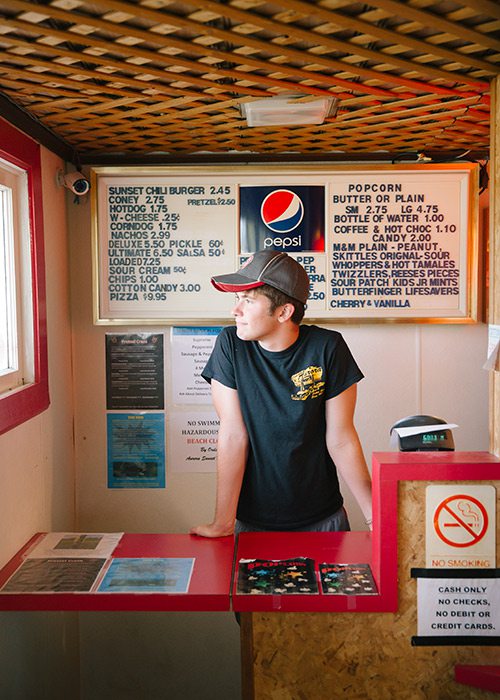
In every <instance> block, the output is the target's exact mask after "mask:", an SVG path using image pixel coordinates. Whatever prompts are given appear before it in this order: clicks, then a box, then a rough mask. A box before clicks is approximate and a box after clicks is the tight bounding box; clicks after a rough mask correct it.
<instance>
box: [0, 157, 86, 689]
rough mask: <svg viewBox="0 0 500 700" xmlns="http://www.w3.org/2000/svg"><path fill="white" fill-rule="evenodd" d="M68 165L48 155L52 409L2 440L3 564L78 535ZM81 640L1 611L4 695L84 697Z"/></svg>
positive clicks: (33, 617) (66, 618)
mask: <svg viewBox="0 0 500 700" xmlns="http://www.w3.org/2000/svg"><path fill="white" fill-rule="evenodd" d="M62 166H63V163H62V162H61V161H60V159H59V158H57V157H56V156H54V155H53V154H51V153H50V152H49V151H46V150H45V149H42V179H43V208H44V217H43V221H44V230H45V263H46V277H47V333H48V361H49V391H50V406H49V408H48V409H47V410H46V411H44V412H43V413H42V414H40V415H38V416H36V417H34V418H32V419H31V420H29V421H27V422H26V423H23V424H21V425H19V426H18V427H16V428H14V429H13V430H10V431H9V432H7V433H4V434H3V435H0V533H1V535H0V566H3V565H4V564H5V563H6V562H7V561H8V560H9V559H10V558H11V557H12V556H13V554H15V552H16V551H17V550H18V549H20V547H21V546H22V545H24V544H25V542H26V541H27V540H28V539H29V538H30V537H32V536H33V534H34V533H36V532H40V531H51V530H53V531H54V530H56V531H57V530H63V531H64V530H72V529H73V527H74V516H75V494H74V449H73V391H72V385H73V382H72V358H71V325H70V299H69V272H68V235H67V227H66V198H65V194H64V191H63V190H61V189H59V188H57V186H56V171H57V169H58V168H60V167H62ZM78 686H79V677H78V634H77V625H76V619H75V616H72V615H68V614H66V613H16V612H5V613H0V697H1V698H2V699H5V700H11V699H12V700H24V698H40V699H42V698H50V700H59V698H60V699H61V700H66V698H69V697H71V698H77V697H78V692H79V690H78Z"/></svg>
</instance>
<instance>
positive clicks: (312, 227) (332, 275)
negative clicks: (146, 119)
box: [92, 163, 478, 325]
mask: <svg viewBox="0 0 500 700" xmlns="http://www.w3.org/2000/svg"><path fill="white" fill-rule="evenodd" d="M477 182H478V166H477V165H474V164H469V163H464V164H446V165H437V164H436V165H433V164H425V165H406V166H401V165H390V166H389V165H388V166H384V167H378V168H377V167H370V166H366V167H364V168H362V169H360V168H358V167H339V168H335V169H333V168H332V167H331V166H330V167H326V166H325V167H321V166H319V167H318V166H308V165H302V166H294V167H286V166H281V167H278V166H268V165H266V166H262V167H260V168H257V167H255V166H220V167H209V166H198V167H183V166H169V167H161V168H151V169H147V170H144V169H141V170H140V171H137V170H136V169H134V168H94V169H93V171H92V198H93V226H94V235H93V240H94V292H95V294H94V320H95V322H96V323H101V324H142V325H143V324H145V323H158V322H163V323H171V324H174V325H183V324H187V325H190V324H191V325H193V324H203V323H206V322H207V321H211V322H219V323H220V322H221V321H222V320H227V319H229V317H230V308H231V304H232V300H231V299H230V298H228V295H225V294H221V293H220V292H217V291H216V290H215V289H214V288H213V287H212V285H211V283H210V277H211V276H212V275H215V274H224V273H228V272H233V271H235V270H236V269H237V267H239V266H240V264H241V263H242V262H243V261H244V260H245V259H246V258H247V257H248V256H249V255H250V254H251V253H252V252H255V250H259V249H262V248H271V249H275V250H282V251H285V252H287V253H289V254H290V255H292V256H293V257H295V258H296V259H297V260H299V262H301V264H303V265H304V267H305V268H306V270H307V272H308V274H309V277H310V280H311V288H310V297H309V302H308V305H307V309H306V321H307V320H313V319H315V320H324V321H327V320H335V321H339V320H355V321H357V322H358V321H371V320H373V321H377V320H390V321H407V322H408V321H413V322H423V321H430V320H432V321H433V322H436V321H441V322H448V323H450V322H455V323H460V322H467V321H472V320H475V318H476V308H475V306H476V301H475V299H476V296H477V295H476V293H475V287H476V285H477V257H478V256H477V238H478V234H477V209H478V194H477V190H478V184H477Z"/></svg>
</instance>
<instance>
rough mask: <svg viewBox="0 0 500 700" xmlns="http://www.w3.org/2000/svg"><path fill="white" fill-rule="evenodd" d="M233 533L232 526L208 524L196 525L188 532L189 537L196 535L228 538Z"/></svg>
mask: <svg viewBox="0 0 500 700" xmlns="http://www.w3.org/2000/svg"><path fill="white" fill-rule="evenodd" d="M233 532H234V527H233V526H227V525H226V526H221V525H217V523H208V524H207V525H197V526H196V527H192V528H191V530H190V531H189V534H190V535H198V536H199V537H228V536H229V535H232V534H233Z"/></svg>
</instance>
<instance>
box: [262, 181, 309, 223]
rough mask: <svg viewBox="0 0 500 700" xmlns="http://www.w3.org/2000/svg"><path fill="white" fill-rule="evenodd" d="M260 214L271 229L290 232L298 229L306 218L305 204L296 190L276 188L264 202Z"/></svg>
mask: <svg viewBox="0 0 500 700" xmlns="http://www.w3.org/2000/svg"><path fill="white" fill-rule="evenodd" d="M260 216H261V219H262V221H263V222H264V224H265V225H266V226H267V228H269V229H271V231H274V232H275V233H288V232H289V231H293V230H294V229H296V228H297V226H298V225H299V224H300V222H301V221H302V219H303V218H304V204H303V202H302V200H301V198H300V197H299V196H298V195H297V194H295V192H290V190H274V192H270V193H269V194H268V195H267V197H266V198H265V199H264V201H263V202H262V206H261V208H260Z"/></svg>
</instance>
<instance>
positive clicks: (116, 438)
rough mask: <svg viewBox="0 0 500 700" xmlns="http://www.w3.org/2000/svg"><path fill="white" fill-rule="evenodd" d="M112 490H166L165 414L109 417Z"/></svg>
mask: <svg viewBox="0 0 500 700" xmlns="http://www.w3.org/2000/svg"><path fill="white" fill-rule="evenodd" d="M107 429H108V487H109V488H163V487H164V486H165V416H164V414H163V413H108V415H107Z"/></svg>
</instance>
